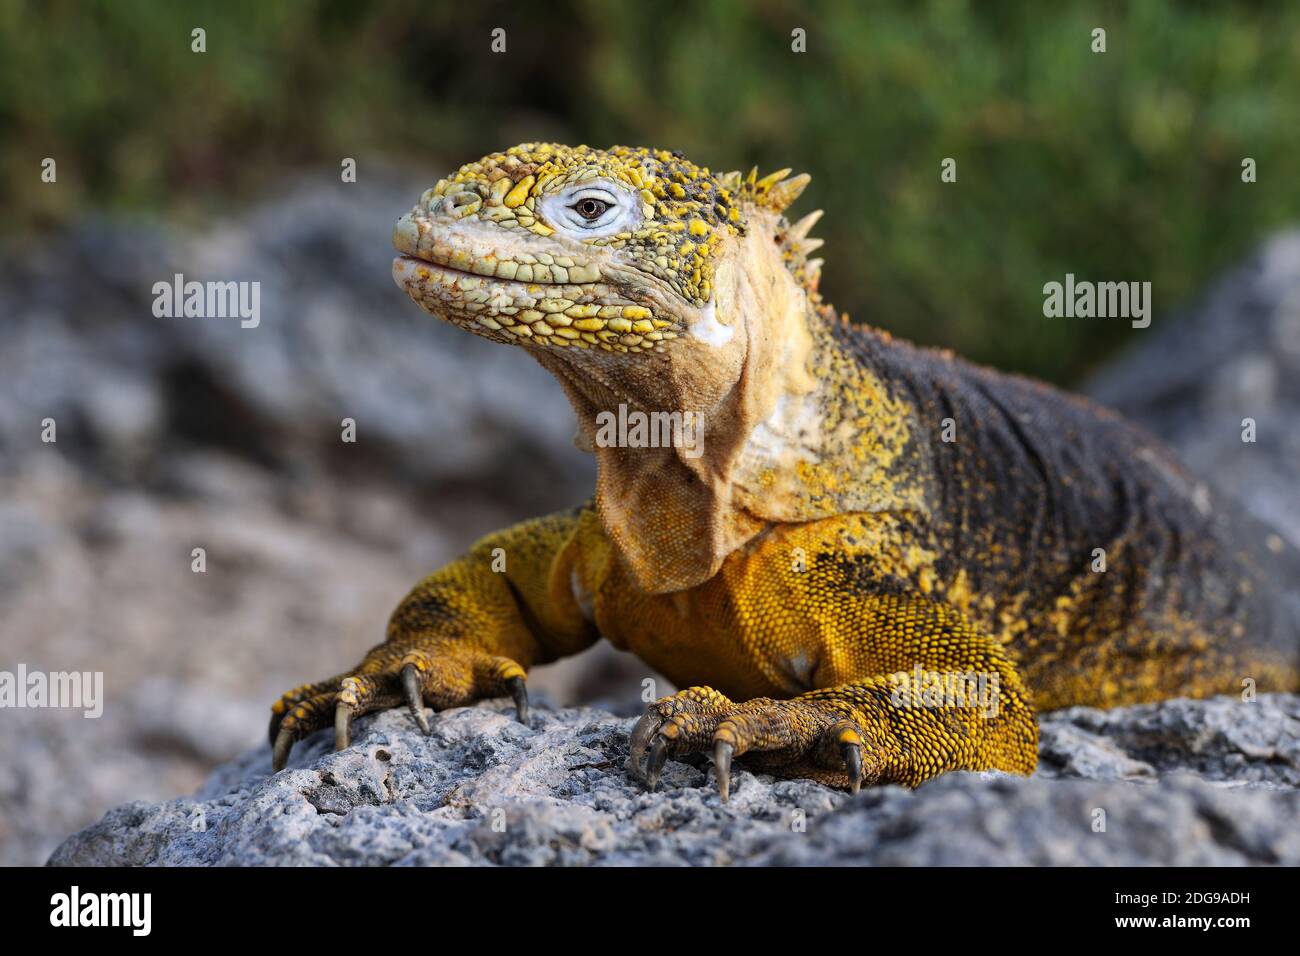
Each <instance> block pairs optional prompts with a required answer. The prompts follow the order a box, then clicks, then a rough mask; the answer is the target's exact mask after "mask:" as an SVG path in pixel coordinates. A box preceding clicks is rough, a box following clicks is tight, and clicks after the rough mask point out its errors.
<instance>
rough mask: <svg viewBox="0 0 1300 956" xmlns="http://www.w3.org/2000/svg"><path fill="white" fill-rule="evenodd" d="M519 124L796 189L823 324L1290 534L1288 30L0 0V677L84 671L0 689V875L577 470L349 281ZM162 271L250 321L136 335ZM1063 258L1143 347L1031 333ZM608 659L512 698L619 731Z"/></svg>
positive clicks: (625, 669) (499, 362)
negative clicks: (1156, 447)
mask: <svg viewBox="0 0 1300 956" xmlns="http://www.w3.org/2000/svg"><path fill="white" fill-rule="evenodd" d="M1097 26H1101V27H1104V28H1105V29H1106V30H1107V46H1108V49H1107V52H1106V53H1105V54H1100V55H1099V54H1093V53H1092V52H1091V51H1090V43H1091V31H1092V30H1093V28H1094V27H1097ZM196 27H202V28H203V29H205V30H206V43H207V52H206V53H202V54H199V53H193V52H191V48H190V44H191V30H193V29H194V28H196ZM497 27H500V28H503V29H505V30H506V38H507V51H506V52H505V53H503V54H494V53H492V52H491V51H490V47H489V44H490V42H491V31H492V30H493V29H494V28H497ZM795 28H802V29H804V30H806V31H807V37H808V39H807V50H808V52H807V53H805V54H795V53H792V52H791V49H790V42H791V38H790V34H791V30H793V29H795ZM529 139H554V140H560V141H568V142H589V143H592V144H595V145H606V144H609V143H613V142H629V143H635V144H653V145H658V146H666V147H668V148H675V149H681V150H682V151H683V152H685V153H686V154H687V155H689V156H691V157H692V158H693V159H695V160H697V161H699V162H701V163H704V164H708V165H711V166H713V167H716V168H733V167H741V168H747V167H748V166H749V165H751V164H758V165H759V166H760V167H762V168H763V169H765V170H766V169H771V168H777V167H781V166H788V165H790V166H795V167H796V168H798V169H801V170H804V169H806V170H808V171H809V172H811V173H812V174H813V177H814V179H813V184H812V186H811V187H810V189H809V191H808V193H806V194H805V198H804V199H803V200H801V204H800V205H801V208H803V209H813V208H818V207H826V208H827V209H828V210H830V212H829V214H828V216H827V218H826V219H825V220H823V223H822V225H821V226H819V232H820V234H821V235H823V236H824V237H825V238H826V240H827V248H826V253H827V267H826V270H825V273H824V291H825V292H826V294H827V296H828V297H829V298H830V300H831V301H833V302H835V303H836V304H837V305H838V306H840V308H842V309H844V310H845V311H848V312H849V313H850V314H852V315H853V316H855V317H856V318H859V319H862V320H865V321H869V322H872V323H874V324H877V325H880V326H882V327H885V328H888V329H890V330H891V331H893V332H895V333H896V334H899V335H902V336H905V337H909V338H913V339H916V340H919V341H922V342H926V343H934V344H942V345H945V346H948V347H952V348H955V349H957V350H958V351H960V352H962V353H964V354H966V355H968V356H970V357H972V358H975V359H977V360H980V361H985V362H990V363H992V364H996V365H998V366H999V367H1002V368H1007V369H1012V370H1017V371H1024V372H1028V373H1031V374H1035V375H1039V376H1042V377H1045V378H1048V379H1049V380H1052V381H1056V382H1058V383H1061V384H1065V385H1068V386H1074V387H1085V383H1089V382H1091V383H1092V384H1091V385H1090V386H1086V387H1091V388H1092V389H1093V390H1094V391H1095V393H1096V394H1098V395H1099V396H1100V397H1102V398H1103V399H1104V400H1106V401H1108V402H1111V403H1112V404H1115V405H1116V406H1117V407H1120V408H1121V410H1123V411H1125V412H1126V413H1128V414H1131V415H1133V416H1135V417H1137V418H1139V419H1140V420H1143V421H1145V422H1147V423H1148V424H1149V425H1150V426H1151V427H1152V429H1153V430H1154V431H1155V432H1156V433H1157V434H1160V435H1161V436H1162V437H1165V438H1167V439H1168V440H1170V441H1173V442H1174V443H1175V444H1176V445H1177V446H1178V447H1179V448H1180V450H1182V451H1183V452H1184V454H1185V455H1186V456H1187V457H1188V458H1189V460H1191V462H1192V464H1193V465H1194V466H1196V467H1198V468H1200V470H1201V471H1202V473H1204V474H1206V475H1207V476H1208V477H1210V478H1212V479H1215V480H1218V481H1219V482H1220V483H1222V484H1224V485H1225V487H1227V489H1228V490H1229V491H1235V492H1236V493H1238V494H1239V495H1240V496H1241V497H1242V498H1243V499H1244V500H1246V502H1247V504H1249V505H1251V506H1252V507H1255V508H1256V509H1257V510H1259V511H1260V512H1261V513H1263V514H1264V515H1265V516H1266V517H1269V518H1272V519H1273V520H1275V521H1280V522H1282V523H1284V524H1287V525H1288V527H1289V528H1290V530H1291V531H1292V533H1294V529H1295V528H1296V527H1300V514H1297V510H1298V509H1300V505H1297V501H1300V496H1297V495H1295V493H1294V487H1293V484H1294V481H1293V477H1292V476H1293V475H1294V474H1295V473H1296V468H1297V466H1300V448H1298V447H1297V442H1298V441H1300V439H1298V438H1297V428H1296V426H1295V424H1294V423H1295V420H1296V415H1297V413H1300V395H1298V394H1297V389H1300V385H1297V383H1300V344H1297V342H1298V340H1300V292H1297V289H1300V239H1297V238H1296V236H1295V235H1294V234H1283V235H1281V236H1279V237H1277V238H1275V239H1273V240H1272V241H1271V242H1270V243H1269V244H1268V245H1266V246H1265V247H1264V248H1263V251H1262V252H1259V253H1256V252H1255V250H1256V249H1257V248H1258V247H1259V246H1260V244H1261V243H1263V242H1264V241H1265V239H1266V238H1267V237H1269V236H1272V235H1274V234H1275V233H1276V232H1277V230H1279V229H1280V228H1282V227H1283V226H1285V225H1286V224H1288V223H1293V222H1295V221H1297V219H1300V177H1297V176H1296V175H1294V173H1295V157H1296V156H1298V155H1300V8H1295V7H1290V6H1284V5H1278V6H1276V7H1261V6H1259V5H1256V4H1246V3H1242V4H1235V5H1222V6H1216V7H1213V8H1203V7H1200V6H1191V5H1175V4H1173V3H1165V2H1158V0H1153V2H1150V3H1143V4H1134V5H1132V6H1128V5H1120V4H1097V3H1073V4H1069V3H1067V4H1063V5H1058V7H1056V8H1054V9H1053V10H1052V11H1051V13H1050V14H1049V13H1047V12H1046V11H1042V12H1036V11H1035V10H1034V9H1033V8H1032V7H1024V8H1021V7H1018V6H1006V7H1002V6H994V5H986V4H975V3H958V2H934V3H924V4H912V3H903V2H897V3H882V4H872V5H870V6H868V5H859V4H854V3H848V2H845V3H823V4H814V5H811V6H806V5H804V4H798V3H795V2H793V0H790V2H775V0H772V2H767V0H761V2H760V0H756V2H750V3H741V2H715V3H708V4H698V3H691V4H686V3H682V4H674V3H665V4H655V5H642V4H632V3H619V4H614V3H601V2H595V0H591V2H583V0H566V2H560V3H556V4H548V5H544V6H539V5H531V6H529V7H522V6H521V7H519V8H518V9H516V8H515V6H514V5H506V4H494V3H485V4H479V5H474V6H473V7H466V6H465V5H463V4H455V3H447V2H428V0H422V2H418V3H417V2H406V0H396V2H390V3H378V2H376V3H364V2H361V3H342V2H329V0H317V2H304V3H301V4H293V5H289V4H283V5H279V4H277V5H268V4H259V3H256V2H253V0H247V2H231V3H220V4H217V3H212V4H195V5H179V4H161V3H160V4H147V3H138V4H110V3H107V2H105V3H102V4H89V5H84V4H71V3H57V2H56V3H47V4H25V3H5V4H0V209H3V210H4V215H3V218H2V219H0V670H10V671H12V670H13V669H15V668H16V666H17V665H18V664H19V663H24V664H26V665H27V666H28V667H29V668H33V669H42V670H81V671H85V670H102V671H103V672H104V673H105V682H106V695H107V703H106V708H105V713H104V716H103V717H102V718H101V719H99V720H85V719H83V718H82V717H81V716H80V715H79V714H74V713H68V712H59V711H50V710H40V711H30V710H7V709H6V710H0V863H6V864H12V863H21V862H27V863H39V862H41V861H43V860H44V859H45V857H46V856H47V855H48V853H49V852H50V850H52V849H53V847H54V846H55V845H56V844H57V843H58V841H59V840H60V839H61V838H62V837H63V836H65V835H66V834H67V833H69V832H71V831H72V830H74V829H76V828H77V827H79V826H82V825H84V824H86V823H88V822H91V821H93V820H95V819H97V818H98V817H99V816H100V814H102V813H103V812H104V810H105V809H107V808H108V807H109V806H112V805H115V804H117V803H120V802H122V801H125V800H128V799H142V800H158V799H162V798H165V797H169V796H174V795H177V794H180V793H184V792H187V791H189V790H191V789H193V788H194V787H196V786H197V785H198V784H199V782H200V781H201V780H202V779H203V776H204V773H205V772H206V771H207V770H208V769H209V768H211V767H212V766H214V765H216V764H217V763H219V762H221V761H223V760H225V759H228V758H230V757H232V756H233V755H235V754H237V753H240V752H241V751H243V750H244V749H245V748H246V747H247V746H248V745H249V744H250V743H251V742H254V741H256V739H257V738H258V737H259V736H260V735H261V734H262V733H263V732H264V727H265V718H266V714H267V707H268V706H269V703H270V702H271V700H272V699H274V697H275V696H276V695H277V694H278V693H279V692H280V691H282V690H284V689H285V688H287V687H289V686H291V685H294V684H297V683H300V682H301V681H303V680H306V679H309V678H315V677H319V676H323V675H326V674H329V673H334V672H336V671H337V670H339V669H340V668H342V667H344V666H346V665H348V664H350V663H352V662H353V661H354V660H355V659H357V658H358V657H359V655H360V654H361V653H362V652H364V650H365V649H366V648H367V647H369V646H370V645H372V644H373V643H375V642H377V641H378V640H380V639H381V637H382V633H383V626H384V623H385V621H386V618H387V615H388V613H389V611H390V610H391V608H392V607H393V605H394V604H395V603H396V601H397V600H399V599H400V598H401V596H402V595H403V594H404V593H405V592H406V590H407V589H408V588H409V587H410V585H411V584H412V583H413V582H414V581H415V580H416V579H418V578H419V577H420V576H421V575H422V574H424V573H426V572H427V571H429V570H430V569H432V568H433V567H435V566H436V565H437V564H439V563H440V562H441V561H443V560H445V559H446V558H448V557H450V556H452V555H454V554H455V553H457V552H458V551H459V550H461V549H462V548H463V547H464V546H465V545H467V544H468V543H469V542H470V541H472V540H473V539H475V538H476V537H478V536H479V535H481V534H483V533H485V532H487V531H489V530H491V529H493V528H495V527H498V526H500V525H503V524H505V523H508V522H510V521H514V520H518V519H521V518H524V517H527V516H529V515H533V514H537V513H541V512H544V511H546V510H549V509H554V508H560V507H566V506H568V505H571V504H573V503H575V502H577V501H579V500H581V499H582V498H583V497H584V496H585V495H586V494H587V493H588V490H589V485H590V469H591V466H590V463H589V462H588V460H587V459H586V458H585V457H584V456H582V455H580V454H578V453H577V452H576V451H574V450H573V449H572V447H571V446H570V443H569V438H570V435H571V434H572V428H573V422H572V416H571V413H570V412H569V410H568V406H567V404H566V403H565V402H564V400H563V398H562V396H561V395H560V393H559V390H558V389H557V388H555V387H554V386H553V384H552V383H551V381H550V379H549V377H547V376H546V375H545V373H543V372H541V370H540V369H538V368H536V367H534V366H533V364H532V363H531V362H530V361H529V360H528V359H527V357H526V356H524V355H522V354H516V353H514V352H511V351H509V350H503V349H498V348H494V347H492V346H491V345H488V344H487V343H483V342H480V341H478V340H476V339H474V338H472V337H470V336H466V335H463V334H457V333H455V332H454V330H452V329H450V328H446V327H443V326H440V325H439V324H438V323H436V322H435V321H433V320H431V319H430V318H429V317H427V316H426V315H424V314H423V313H421V312H419V311H418V310H416V309H414V308H413V307H411V306H410V304H409V303H408V302H407V301H406V300H405V299H404V297H403V296H402V295H401V294H400V293H399V292H398V291H397V290H396V288H395V287H394V286H393V284H392V282H391V280H390V279H389V275H388V269H389V261H390V258H391V255H390V251H389V239H388V236H389V230H390V228H391V223H392V221H393V220H394V219H395V218H396V217H397V216H398V215H400V213H401V212H403V211H405V209H406V208H408V207H409V206H410V205H411V204H412V202H413V201H414V199H415V198H416V197H417V196H418V195H419V193H420V192H421V191H422V190H423V189H425V188H426V187H427V186H428V185H430V184H431V183H432V182H433V181H435V180H436V179H437V178H438V177H439V176H441V175H443V174H444V173H446V172H447V171H448V170H449V169H451V168H453V167H454V166H455V165H457V164H459V163H460V162H463V161H466V160H469V159H472V158H476V157H477V156H479V155H481V154H483V153H485V152H488V151H491V150H493V149H498V148H502V147H504V146H507V145H510V144H512V143H515V142H519V141H523V140H529ZM947 156H952V157H956V158H957V160H958V181H957V183H955V184H943V183H941V182H940V179H939V175H938V174H939V164H940V161H941V160H942V158H943V157H947ZM46 157H50V158H53V159H55V160H56V162H57V171H58V180H57V182H56V183H51V184H47V183H43V182H42V181H41V179H40V173H41V163H42V160H44V159H45V158H46ZM344 157H352V158H355V159H356V160H357V164H358V171H359V181H358V182H357V183H355V184H344V183H342V182H340V178H339V168H340V163H341V161H342V159H343V158H344ZM1243 157H1252V158H1254V159H1255V160H1256V161H1257V164H1258V170H1259V173H1258V177H1259V181H1258V182H1257V183H1253V184H1244V183H1242V182H1241V178H1240V165H1241V161H1242V158H1243ZM1242 262H1246V263H1247V264H1246V265H1245V266H1244V267H1241V268H1240V269H1236V270H1235V271H1231V272H1229V273H1228V275H1227V278H1226V279H1224V280H1223V282H1221V283H1219V284H1217V285H1213V286H1211V285H1210V281H1211V280H1212V279H1213V277H1215V276H1217V275H1219V274H1220V273H1222V272H1224V270H1227V269H1230V268H1234V267H1236V266H1237V265H1238V264H1239V263H1242ZM176 272H181V273H184V274H185V276H186V277H187V278H191V279H199V280H219V281H229V280H236V281H251V280H256V281H259V282H260V283H261V295H262V299H261V308H262V322H261V325H260V326H259V327H258V328H256V329H241V328H240V327H239V323H238V321H236V320H222V319H158V318H155V317H154V316H153V314H152V311H151V305H152V299H153V296H152V292H151V289H152V286H153V284H154V283H155V282H158V281H166V280H169V279H170V278H171V277H172V275H173V274H174V273H176ZM1066 272H1073V273H1074V274H1075V275H1076V276H1079V277H1081V278H1094V279H1131V280H1138V281H1143V280H1149V281H1151V282H1152V283H1153V287H1154V290H1155V297H1156V318H1155V321H1154V323H1153V325H1152V328H1151V329H1149V330H1146V331H1145V332H1144V331H1139V330H1133V329H1130V328H1129V326H1128V324H1127V323H1124V322H1105V321H1097V320H1092V321H1088V320H1079V321H1067V320H1047V319H1044V318H1043V315H1042V292H1041V290H1042V285H1043V283H1044V282H1047V281H1050V280H1053V279H1060V278H1061V277H1062V276H1063V275H1064V274H1065V273H1066ZM1207 288H1209V289H1211V290H1212V291H1210V292H1208V293H1203V290H1205V289H1207ZM1198 296H1200V298H1198ZM1117 354H1118V355H1121V356H1122V357H1120V358H1118V359H1116V358H1115V357H1116V355H1117ZM1112 363H1113V364H1112ZM1244 415H1253V416H1254V417H1256V418H1257V419H1258V420H1259V422H1260V442H1259V444H1258V445H1257V446H1253V447H1252V446H1242V444H1241V443H1240V440H1239V431H1240V419H1241V418H1242V417H1243V416H1244ZM346 417H350V418H353V419H355V420H356V422H357V434H358V441H357V442H356V444H343V443H342V442H340V440H339V432H340V422H341V420H342V419H343V418H346ZM45 418H53V419H54V420H55V421H56V423H57V429H58V441H57V442H56V443H55V444H44V443H42V442H41V440H40V436H41V422H42V420H43V419H45ZM195 547H202V548H205V549H206V551H207V562H208V570H207V572H206V573H204V574H195V573H193V572H192V571H191V570H190V562H191V551H192V549H193V548H195ZM645 676H647V675H646V673H645V669H644V668H643V667H641V666H640V665H638V664H635V662H629V661H627V660H625V659H621V658H620V657H619V656H618V655H615V654H614V653H613V652H611V651H608V650H602V651H597V652H595V653H594V654H592V655H590V656H588V657H587V658H586V659H585V660H581V661H578V662H577V663H570V664H567V665H563V666H558V667H557V668H554V669H552V672H551V673H539V674H538V675H537V678H536V680H537V683H538V685H539V686H540V687H544V688H545V689H546V692H547V694H548V696H550V698H551V699H552V700H553V701H555V702H556V703H568V702H575V701H590V700H600V701H602V702H604V703H605V704H606V705H608V706H611V707H615V708H617V709H623V710H626V709H628V708H634V707H636V706H637V705H638V694H639V692H640V686H639V681H640V680H641V679H642V678H643V677H645Z"/></svg>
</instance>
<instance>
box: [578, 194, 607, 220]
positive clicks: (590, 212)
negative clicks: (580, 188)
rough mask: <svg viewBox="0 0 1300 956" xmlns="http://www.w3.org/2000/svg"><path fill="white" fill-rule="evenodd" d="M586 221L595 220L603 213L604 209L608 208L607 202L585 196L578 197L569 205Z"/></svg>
mask: <svg viewBox="0 0 1300 956" xmlns="http://www.w3.org/2000/svg"><path fill="white" fill-rule="evenodd" d="M569 208H570V209H572V210H573V211H574V212H576V213H577V214H578V215H579V216H581V217H582V218H583V219H585V220H587V222H595V221H596V220H597V219H599V218H600V217H601V216H603V215H605V210H607V209H609V203H607V202H605V201H604V200H601V199H596V198H595V197H594V196H587V197H586V198H584V199H579V200H578V201H577V202H575V203H574V204H573V205H572V206H570V207H569Z"/></svg>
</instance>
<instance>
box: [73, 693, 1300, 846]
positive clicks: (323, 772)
mask: <svg viewBox="0 0 1300 956" xmlns="http://www.w3.org/2000/svg"><path fill="white" fill-rule="evenodd" d="M631 725H632V722H631V721H630V720H627V719H619V718H615V717H613V716H611V715H609V714H606V713H604V712H601V711H597V710H591V709H566V710H558V711H556V710H546V709H542V710H539V711H538V712H537V713H535V714H534V717H533V721H532V725H531V726H530V727H524V726H522V725H520V724H518V723H516V722H515V721H514V720H513V719H512V717H511V716H510V714H509V711H508V709H507V708H505V707H504V706H503V705H502V704H501V702H488V703H485V704H482V705H479V706H477V707H472V708H458V709H455V710H450V711H446V712H444V713H442V714H440V715H437V716H436V717H435V718H434V720H433V732H432V734H431V735H430V736H429V737H424V736H422V735H420V734H419V732H418V731H417V730H415V728H414V726H413V724H412V723H411V721H410V718H409V717H408V716H407V715H406V714H404V713H402V712H399V711H388V712H386V713H382V714H378V715H375V716H373V717H370V718H365V719H363V720H361V721H359V722H358V723H357V725H356V735H355V742H354V744H353V746H352V747H350V748H349V749H348V750H346V751H343V752H342V753H334V752H332V750H331V743H332V738H331V734H330V733H329V732H323V733H319V734H317V735H315V736H314V737H311V738H309V739H308V740H307V741H304V742H303V743H301V744H299V746H298V749H297V750H296V751H295V753H294V757H293V759H292V761H291V763H290V766H289V768H288V769H286V770H285V771H284V772H282V773H280V774H277V775H274V776H269V770H270V767H269V762H270V756H269V753H268V751H267V750H266V749H265V748H258V749H256V750H253V751H250V752H249V753H247V754H245V755H244V756H243V757H242V758H240V759H239V760H237V761H235V762H233V763H231V764H227V765H226V766H224V767H221V768H219V769H218V770H217V771H216V772H214V773H213V774H212V776H211V777H210V778H209V780H208V781H207V783H206V784H205V785H204V786H203V787H202V789H201V790H200V791H199V792H198V793H197V794H196V795H195V796H194V797H192V798H189V799H180V800H171V801H167V802H164V803H155V804H150V803H131V804H127V805H125V806H122V807H119V808H117V809H115V810H112V811H110V812H109V814H108V815H107V816H106V817H105V818H104V819H103V820H102V821H101V822H100V823H98V824H95V825H94V826H91V827H88V828H87V829H85V830H82V831H81V832H80V833H77V834H75V835H74V836H72V837H70V838H69V839H68V840H67V841H66V842H65V843H64V844H63V845H62V846H61V847H59V849H58V850H57V851H56V852H55V853H54V855H53V856H52V857H51V859H50V862H51V863H52V864H61V865H293V864H322V865H353V864H368V865H449V864H450V865H493V864H497V865H518V864H522V865H573V864H596V865H620V864H642V865H682V864H697V865H698V864H707V865H741V864H744V865H751V864H752V865H762V864H791V865H798V864H813V863H845V864H867V863H871V864H944V865H987V864H1015V863H1023V864H1086V865H1114V864H1186V865H1210V864H1213V865H1223V864H1257V863H1289V864H1296V863H1300V828H1297V827H1296V825H1295V821H1296V819H1297V818H1300V790H1297V785H1298V784H1300V696H1296V695H1262V696H1261V697H1260V698H1259V699H1258V700H1256V701H1254V702H1250V703H1246V702H1243V701H1240V700H1238V699H1236V698H1230V697H1220V698H1215V699H1212V700H1205V701H1193V700H1174V701H1167V702H1164V703H1160V704H1150V705H1143V706H1137V707H1127V708H1121V709H1117V710H1113V711H1098V710H1094V709H1091V708H1083V707H1076V708H1071V709H1068V710H1064V711H1059V712H1057V713H1053V714H1047V715H1044V717H1043V718H1042V728H1043V744H1042V762H1041V768H1040V771H1039V772H1038V773H1037V774H1035V775H1034V776H1033V777H1029V778H1021V777H1014V776H1010V775H1007V774H1001V773H957V774H949V775H946V776H943V777H940V778H938V779H936V780H934V781H932V782H930V783H928V784H926V785H924V786H922V787H920V788H918V789H917V790H915V791H908V790H905V789H902V788H899V787H881V788H875V789H871V790H869V791H864V792H863V793H862V794H859V795H858V796H857V797H851V796H849V795H848V794H846V793H843V792H840V791H837V790H832V789H829V788H827V787H823V786H820V785H818V784H815V783H812V782H810V781H806V780H777V779H773V778H771V777H768V776H763V775H755V774H752V773H750V772H748V771H747V770H745V769H744V767H743V766H739V765H738V766H737V767H736V768H735V770H734V781H733V793H732V799H731V802H730V803H729V804H727V805H725V806H724V805H723V804H721V803H720V802H719V800H718V796H717V788H716V781H715V779H714V777H713V773H712V769H711V768H710V767H709V766H708V763H707V761H703V762H701V765H700V766H695V765H692V764H689V763H683V762H678V761H670V762H669V763H668V765H667V766H666V768H665V772H664V776H663V781H662V783H661V784H660V787H659V791H658V792H657V793H654V794H651V793H647V792H646V791H645V790H644V789H643V788H642V787H641V786H639V785H638V784H637V783H636V782H635V781H634V780H633V779H632V778H630V777H629V775H628V773H627V770H626V762H627V759H628V751H627V739H628V732H629V730H630V729H631ZM1103 823H1104V828H1103V826H1102V824H1103Z"/></svg>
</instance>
